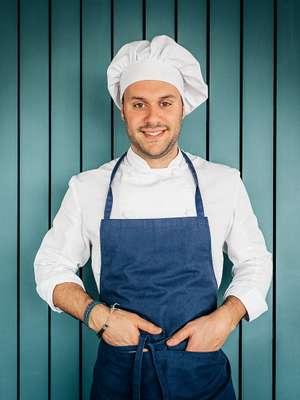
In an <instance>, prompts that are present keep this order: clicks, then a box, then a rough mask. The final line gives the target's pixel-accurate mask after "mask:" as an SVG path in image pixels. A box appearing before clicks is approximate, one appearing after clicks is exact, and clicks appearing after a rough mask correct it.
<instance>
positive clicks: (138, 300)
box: [90, 151, 236, 400]
mask: <svg viewBox="0 0 300 400" xmlns="http://www.w3.org/2000/svg"><path fill="white" fill-rule="evenodd" d="M126 154H127V152H125V153H124V154H123V155H122V156H121V157H120V158H119V160H118V161H117V163H116V165H115V167H114V169H113V171H112V174H111V179H110V184H109V190H108V195H107V198H106V203H105V211H104V219H102V220H101V225H100V243H101V263H102V264H101V276H100V301H104V302H105V303H106V304H107V305H109V306H111V305H112V304H113V303H118V304H119V306H118V307H119V308H122V309H124V310H127V311H130V312H134V313H137V314H138V315H140V316H141V317H142V318H144V319H146V320H148V321H151V322H153V323H154V324H156V325H158V326H159V327H161V328H162V329H163V331H162V332H161V333H159V334H150V333H147V332H146V331H143V330H140V336H139V343H138V345H124V346H113V345H110V344H108V343H107V342H105V340H104V339H103V338H102V339H101V340H100V342H99V346H98V354H97V360H96V363H95V366H94V374H93V383H92V389H91V395H90V400H236V397H235V393H234V388H233V384H232V379H231V367H230V363H229V360H228V358H227V356H226V354H225V353H224V352H223V350H222V349H219V350H217V351H204V352H202V351H201V352H198V351H185V348H186V346H187V343H188V339H185V340H184V341H182V342H181V343H179V344H177V345H175V346H167V345H166V343H165V342H166V341H167V339H168V338H170V337H171V336H172V335H173V334H174V333H175V332H176V331H177V330H179V329H180V328H182V327H183V326H184V325H185V324H186V323H187V322H189V321H191V320H193V319H195V318H198V317H201V316H203V315H207V314H210V313H211V312H213V311H214V310H216V308H217V292H218V285H217V281H216V278H215V274H214V270H213V264H212V255H211V238H210V230H209V225H208V219H207V217H206V216H204V212H203V204H202V199H201V194H200V190H199V185H198V178H197V175H196V171H195V169H194V166H193V164H192V162H191V160H190V159H189V157H188V156H187V155H186V154H185V153H184V152H183V151H182V154H183V156H184V158H185V160H186V162H187V163H188V166H189V169H190V171H191V173H192V175H193V177H194V181H195V184H196V192H195V202H196V210H197V216H191V217H172V218H147V219H110V214H111V210H112V205H113V196H112V189H111V183H112V180H113V178H114V176H115V174H116V171H117V169H118V167H119V165H120V163H121V162H122V160H123V158H124V157H125V156H126ZM115 312H117V311H115ZM144 347H146V348H147V349H148V350H149V351H146V352H145V351H143V349H144Z"/></svg>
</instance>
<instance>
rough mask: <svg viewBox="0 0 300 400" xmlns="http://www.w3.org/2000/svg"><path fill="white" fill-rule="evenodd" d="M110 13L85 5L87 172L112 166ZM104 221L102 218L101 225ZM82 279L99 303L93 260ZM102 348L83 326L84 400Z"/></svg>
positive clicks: (104, 5)
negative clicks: (108, 74)
mask: <svg viewBox="0 0 300 400" xmlns="http://www.w3.org/2000/svg"><path fill="white" fill-rule="evenodd" d="M110 11H111V10H110V1H109V0H101V1H98V0H88V1H85V2H84V3H83V17H82V19H83V49H82V57H83V60H82V63H83V67H82V68H83V99H82V101H83V110H82V111H83V127H82V128H83V132H82V135H83V140H82V142H83V149H82V160H83V165H82V168H83V170H87V169H93V168H98V167H99V166H100V165H102V164H104V163H105V162H108V161H109V160H110V155H111V140H110V139H111V127H110V122H111V121H110V101H111V97H110V95H109V92H108V90H107V77H106V70H107V67H108V65H109V63H110V60H111V54H110V44H111V43H110V29H111V25H110V20H111V13H110ZM103 38H106V40H103ZM100 217H101V216H100V215H99V223H100ZM96 267H97V268H99V266H96ZM82 276H83V282H84V286H85V288H86V290H87V292H88V294H89V295H90V296H91V297H92V298H93V299H95V300H98V297H99V292H98V289H97V286H96V282H95V279H94V276H93V271H92V268H91V259H90V260H89V261H88V263H87V265H86V266H85V268H84V270H83V274H82ZM98 284H99V282H98ZM98 344H99V339H98V338H97V336H96V335H95V333H94V332H93V331H91V330H90V329H88V328H87V327H86V326H85V325H83V354H82V357H83V359H82V362H83V374H82V380H83V399H84V400H88V399H89V394H90V390H91V384H92V378H93V367H94V364H95V361H96V357H97V348H98Z"/></svg>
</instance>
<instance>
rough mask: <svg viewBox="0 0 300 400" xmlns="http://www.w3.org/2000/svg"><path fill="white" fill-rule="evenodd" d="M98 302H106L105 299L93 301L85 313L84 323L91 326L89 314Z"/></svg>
mask: <svg viewBox="0 0 300 400" xmlns="http://www.w3.org/2000/svg"><path fill="white" fill-rule="evenodd" d="M97 304H105V303H104V301H94V300H93V301H92V302H91V303H89V304H88V305H87V307H86V309H85V311H84V314H83V321H82V322H83V323H84V324H85V325H86V326H87V327H88V328H89V316H90V313H91V311H92V309H93V308H94V307H95V306H96V305H97Z"/></svg>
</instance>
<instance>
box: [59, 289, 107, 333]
mask: <svg viewBox="0 0 300 400" xmlns="http://www.w3.org/2000/svg"><path fill="white" fill-rule="evenodd" d="M92 300H93V299H92V298H91V297H90V296H89V295H88V294H87V293H86V292H85V291H84V290H83V289H82V287H81V286H80V285H78V284H77V283H71V282H67V283H60V284H58V285H56V286H55V288H54V291H53V303H54V305H55V306H57V307H59V308H60V309H61V310H63V311H65V312H66V313H68V314H70V315H71V316H72V317H75V318H77V319H79V320H80V321H83V314H84V311H85V309H86V307H87V305H88V304H89V303H90V302H91V301H92ZM108 314H109V308H108V307H107V306H106V305H104V304H97V305H96V306H95V307H94V308H93V309H92V311H91V313H90V317H89V327H90V328H91V329H93V330H94V331H98V330H99V327H100V326H102V325H103V324H104V322H105V319H106V318H107V316H108Z"/></svg>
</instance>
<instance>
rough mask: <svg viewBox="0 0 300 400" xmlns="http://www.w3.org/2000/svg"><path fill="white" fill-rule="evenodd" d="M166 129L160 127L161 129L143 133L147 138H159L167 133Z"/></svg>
mask: <svg viewBox="0 0 300 400" xmlns="http://www.w3.org/2000/svg"><path fill="white" fill-rule="evenodd" d="M165 131H166V129H160V130H153V131H143V130H142V133H143V134H144V136H145V137H146V138H147V139H154V138H155V139H159V138H160V137H162V136H163V134H164V133H165Z"/></svg>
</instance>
